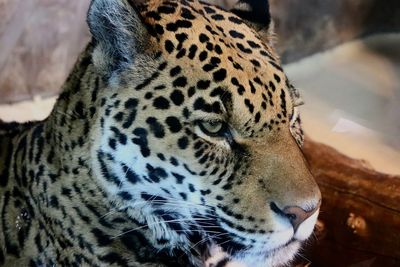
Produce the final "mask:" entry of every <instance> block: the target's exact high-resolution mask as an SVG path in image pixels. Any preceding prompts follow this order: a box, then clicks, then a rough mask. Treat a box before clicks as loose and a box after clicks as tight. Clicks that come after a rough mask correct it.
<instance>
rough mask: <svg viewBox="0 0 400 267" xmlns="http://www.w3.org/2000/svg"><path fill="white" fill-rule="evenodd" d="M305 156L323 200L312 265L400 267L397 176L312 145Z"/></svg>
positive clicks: (310, 255)
mask: <svg viewBox="0 0 400 267" xmlns="http://www.w3.org/2000/svg"><path fill="white" fill-rule="evenodd" d="M304 152H305V156H306V158H307V160H308V162H309V164H310V168H311V172H312V173H313V174H314V176H315V178H316V180H317V183H318V184H319V186H320V189H321V192H322V196H323V199H322V207H321V213H320V218H319V219H320V221H319V224H318V227H316V229H317V231H316V239H317V240H316V242H314V245H313V246H312V247H310V248H309V249H308V250H307V252H306V258H307V259H309V260H310V261H311V262H312V265H311V266H324V267H330V266H335V267H336V266H338V267H339V266H376V267H378V266H387V267H388V266H393V267H394V266H400V235H399V233H400V176H394V175H386V174H382V173H378V172H376V171H374V170H372V169H370V168H368V166H367V165H366V164H365V162H363V161H360V160H354V159H351V158H349V157H347V156H345V155H342V154H340V153H338V152H337V151H336V150H334V149H333V148H331V147H329V146H326V145H323V144H319V143H315V142H313V141H307V142H306V143H305V147H304Z"/></svg>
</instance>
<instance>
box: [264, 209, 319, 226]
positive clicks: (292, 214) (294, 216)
mask: <svg viewBox="0 0 400 267" xmlns="http://www.w3.org/2000/svg"><path fill="white" fill-rule="evenodd" d="M270 207H271V210H272V211H273V212H275V213H276V214H278V215H280V216H283V217H286V218H288V219H289V221H290V223H291V224H292V226H293V229H294V231H295V232H296V230H297V228H299V226H300V225H301V224H302V223H303V222H304V221H305V220H307V219H308V218H309V217H310V216H311V215H313V214H314V213H315V212H316V211H317V210H318V209H319V207H320V202H319V203H318V205H315V206H314V207H311V208H309V209H307V210H306V209H303V208H301V207H298V206H287V207H285V208H284V209H283V210H282V209H280V208H279V207H278V205H276V203H275V202H271V204H270Z"/></svg>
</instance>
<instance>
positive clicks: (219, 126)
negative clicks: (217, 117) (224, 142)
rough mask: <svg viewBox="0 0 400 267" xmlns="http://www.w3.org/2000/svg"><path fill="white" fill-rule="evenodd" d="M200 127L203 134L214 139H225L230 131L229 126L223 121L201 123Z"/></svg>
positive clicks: (199, 123)
mask: <svg viewBox="0 0 400 267" xmlns="http://www.w3.org/2000/svg"><path fill="white" fill-rule="evenodd" d="M198 125H199V127H200V130H201V131H202V132H203V133H205V134H206V135H209V136H212V137H223V136H225V134H226V132H227V130H228V126H227V124H226V123H224V122H222V121H199V122H198Z"/></svg>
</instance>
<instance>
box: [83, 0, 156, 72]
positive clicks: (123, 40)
mask: <svg viewBox="0 0 400 267" xmlns="http://www.w3.org/2000/svg"><path fill="white" fill-rule="evenodd" d="M87 23H88V25H89V29H90V32H91V33H92V35H93V39H94V43H95V49H94V51H93V62H94V65H95V66H96V67H97V68H98V69H99V70H101V71H104V72H105V73H112V72H114V71H117V70H121V69H124V68H125V67H126V66H128V65H129V64H130V63H132V62H133V61H134V59H135V55H137V54H138V53H142V52H143V51H144V50H145V47H146V43H147V41H148V40H149V34H148V32H147V29H146V27H145V25H144V23H143V22H142V20H141V18H140V15H139V12H138V11H137V10H136V7H135V5H134V4H133V2H132V1H130V0H92V2H91V4H90V7H89V12H88V16H87Z"/></svg>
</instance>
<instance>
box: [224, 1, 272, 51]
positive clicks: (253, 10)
mask: <svg viewBox="0 0 400 267" xmlns="http://www.w3.org/2000/svg"><path fill="white" fill-rule="evenodd" d="M230 11H231V12H232V13H234V14H236V15H237V16H239V17H240V18H242V19H243V20H245V21H247V23H248V24H250V25H251V26H252V27H253V28H255V29H256V31H258V32H259V33H260V35H261V37H262V38H263V39H264V41H267V42H268V43H270V44H273V42H274V27H273V21H272V18H271V13H270V8H269V0H239V1H236V3H235V4H234V5H233V7H232V8H231V10H230Z"/></svg>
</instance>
